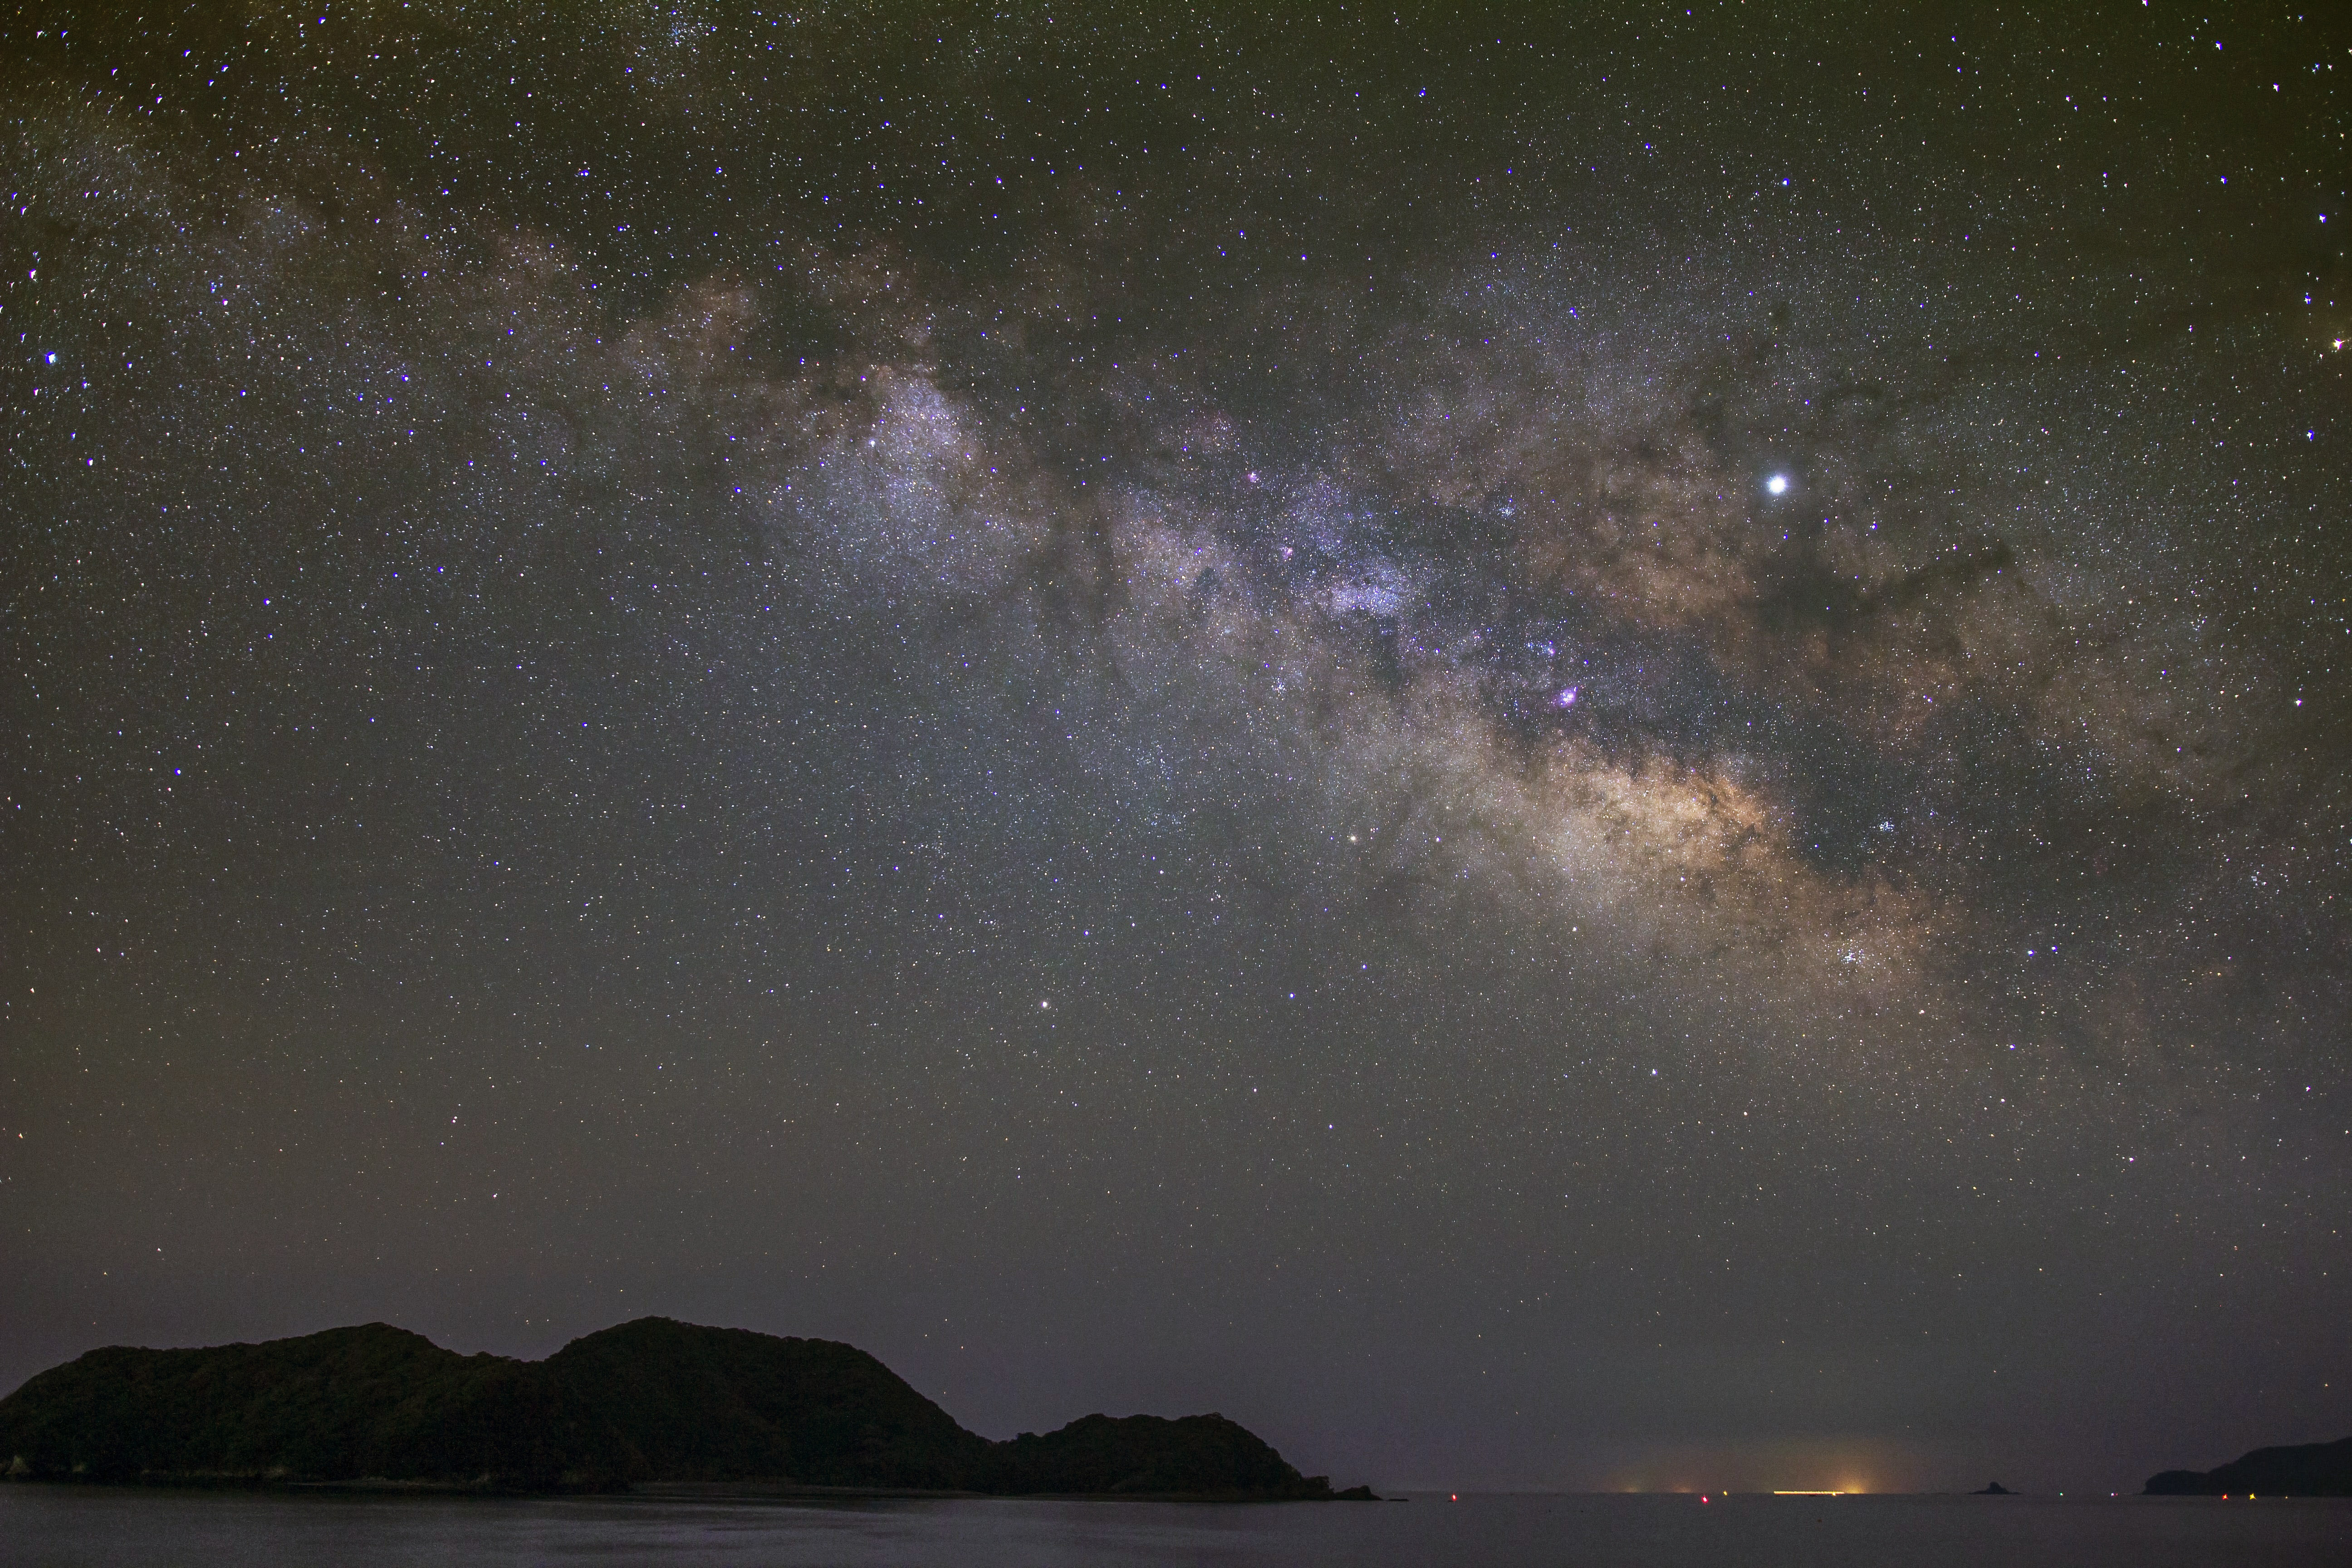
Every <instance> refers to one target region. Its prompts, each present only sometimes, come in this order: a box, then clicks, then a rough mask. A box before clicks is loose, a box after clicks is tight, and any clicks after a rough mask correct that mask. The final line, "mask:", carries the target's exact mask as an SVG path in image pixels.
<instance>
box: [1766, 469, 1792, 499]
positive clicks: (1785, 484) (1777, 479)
mask: <svg viewBox="0 0 2352 1568" xmlns="http://www.w3.org/2000/svg"><path fill="white" fill-rule="evenodd" d="M1764 488H1765V489H1767V490H1769V491H1770V492H1771V493H1772V494H1774V495H1776V496H1783V495H1787V494H1788V493H1789V476H1788V475H1786V474H1774V475H1773V476H1772V477H1771V478H1770V479H1766V480H1765V481H1764Z"/></svg>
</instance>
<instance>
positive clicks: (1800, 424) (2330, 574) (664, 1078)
mask: <svg viewBox="0 0 2352 1568" xmlns="http://www.w3.org/2000/svg"><path fill="white" fill-rule="evenodd" d="M1751 13H1753V14H1751ZM2240 21H2241V19H2240V18H2235V17H2233V18H2231V19H2229V25H2227V26H2221V25H2219V23H2218V21H2217V19H2214V18H2208V17H2205V16H2201V15H2200V14H2198V13H2195V12H2194V11H2192V10H2187V9H2183V8H2181V7H2179V6H2178V5H2164V4H2158V5H2130V6H2115V7H2111V8H2105V9H2101V10H2098V11H2097V12H2096V14H2095V15H2094V14H2092V13H2088V12H2086V13H2084V14H2083V15H2082V16H2071V15H2070V16H2065V17H2051V16H2028V15H2026V14H2024V13H2022V12H2011V11H2005V10H1995V11H1990V12H1983V13H1981V14H1979V15H1978V16H1976V17H1975V19H1973V20H1971V21H1970V22H1969V24H1968V25H1967V26H1966V28H1965V29H1964V30H1962V31H1959V32H1953V31H1951V30H1950V28H1948V27H1947V28H1945V29H1944V30H1942V31H1940V32H1939V31H1937V30H1935V29H1934V28H1933V27H1929V26H1920V27H1912V26H1909V25H1908V23H1907V22H1906V21H1905V20H1903V19H1901V18H1896V17H1885V18H1871V19H1867V20H1864V21H1861V22H1857V21H1856V20H1855V19H1854V18H1853V16H1851V15H1845V16H1839V15H1835V14H1827V13H1825V14H1823V15H1820V16H1811V15H1808V16H1798V15H1795V14H1773V15H1766V14H1762V12H1761V11H1760V10H1759V8H1758V7H1748V6H1741V5H1704V6H1698V7H1695V8H1691V9H1685V8H1682V7H1678V6H1676V7H1663V6H1662V7H1643V6H1608V7H1596V8H1590V9H1589V10H1585V11H1580V12H1579V13H1578V14H1577V15H1576V16H1574V17H1573V18H1572V19H1568V20H1560V19H1551V20H1538V21H1528V22H1513V23H1510V24H1509V25H1508V26H1505V25H1503V24H1501V23H1496V25H1494V26H1491V27H1488V28H1486V30H1485V31H1480V30H1478V28H1477V27H1476V26H1473V25H1472V24H1470V23H1468V22H1465V21H1464V20H1462V19H1461V18H1459V17H1439V16H1424V15H1422V14H1420V13H1412V12H1408V13H1396V14H1391V13H1385V12H1383V13H1379V14H1367V15H1365V16H1357V15H1356V14H1355V13H1354V12H1352V11H1349V12H1344V13H1336V14H1334V15H1332V16H1325V17H1322V18H1319V19H1316V20H1309V19H1307V18H1305V17H1303V16H1302V17H1290V16H1279V15H1277V16H1259V15H1251V14H1243V13H1236V12H1229V11H1209V12H1203V13H1201V14H1199V15H1191V16H1175V15H1173V14H1164V13H1161V12H1160V11H1158V10H1156V9H1155V8H1152V7H1129V8H1127V9H1125V10H1120V9H1118V8H1108V7H1105V8H1087V9H1081V8H1072V7H1061V8H1050V7H1049V8H1036V7H1025V8H1024V7H1015V8H1013V9H1011V10H1007V11H1003V12H1001V13H990V12H983V11H978V10H972V9H970V8H942V9H939V10H937V11H935V12H930V13H918V12H916V11H912V10H907V9H903V8H898V7H886V8H879V9H868V8H862V7H856V6H850V7H838V8H835V7H817V8H812V9H807V10H790V11H787V10H784V9H781V8H778V7H775V6H772V5H764V4H763V5H761V6H760V7H758V8H753V7H752V6H751V5H741V4H737V5H699V4H692V3H688V0H680V3H678V4H676V5H649V4H635V3H630V4H624V3H621V0H613V3H611V4H598V5H585V6H581V7H576V8H569V9H567V8H562V7H558V8H553V9H539V8H532V7H524V6H501V5H488V6H484V5H442V4H437V3H436V4H424V3H421V0H412V3H411V4H407V5H402V4H398V3H396V0H373V3H363V4H357V5H349V4H339V5H326V6H319V7H314V8H312V9H310V10H305V11H293V10H285V9H282V8H271V7H269V6H266V5H251V6H245V7H236V8H220V7H215V8H200V11H199V13H196V14H190V15H187V16H172V17H168V18H167V17H164V16H161V15H160V14H159V15H158V16H155V17H152V18H142V17H137V16H130V15H129V14H128V13H127V12H126V9H125V8H124V7H122V6H120V5H110V6H93V7H79V8H78V7H72V6H67V7H62V8H60V7H57V6H51V5H41V6H34V7H28V8H26V9H24V10H22V11H20V12H19V13H17V14H16V15H15V16H12V17H8V18H5V19H0V40H5V43H0V94H5V100H6V102H7V104H8V106H9V110H10V112H9V114H8V116H7V121H6V128H5V134H6V136H7V138H8V141H7V146H8V149H9V155H8V157H7V158H6V160H5V174H0V184H5V189H0V195H5V196H6V198H7V204H6V207H5V211H0V252H5V256H0V261H5V267H0V278H5V288H0V346H5V350H6V353H5V368H0V419H5V426H0V428H5V462H0V518H5V525H4V526H0V541H5V542H0V552H4V553H0V584H4V585H5V622H0V627H5V629H0V652H5V679H6V681H7V695H6V698H5V726H6V727H5V736H6V740H5V747H4V748H0V757H5V799H0V866H5V869H6V873H7V888H8V891H9V897H8V899H7V900H5V914H0V922H5V923H0V1279H5V1281H6V1283H5V1286H0V1323H5V1325H6V1328H5V1331H0V1383H5V1384H9V1385H11V1386H13V1384H14V1383H15V1382H16V1380H18V1379H20V1378H21V1377H23V1376H25V1375H28V1374H29V1373H32V1372H34V1371H36V1370H37V1369H39V1368H40V1367H42V1366H45V1365H47V1364H49V1363H52V1362H55V1361H57V1360H59V1359H62V1358H63V1357H65V1356H68V1355H70V1354H74V1353H77V1352H79V1351H80V1350H82V1349H85V1348H88V1347H89V1346H90V1345H93V1344H99V1343H108V1342H152V1343H193V1342H218V1341H223V1340H228V1339H257V1338H261V1337H265V1336H268V1335H271V1334H277V1333H290V1332H299V1331H308V1330H310V1329H314V1328H318V1327H321V1326H325V1325H326V1324H328V1323H331V1322H341V1321H368V1320H373V1319H383V1320H386V1321H397V1322H400V1323H403V1324H404V1325H407V1326H411V1327H414V1328H416V1329H419V1330H421V1331H425V1332H427V1333H431V1334H433V1335H435V1336H436V1338H438V1339H441V1340H442V1341H443V1342H446V1343H451V1344H453V1345H456V1346H457V1347H458V1348H462V1349H466V1350H469V1351H470V1350H473V1349H477V1348H485V1349H494V1350H499V1351H501V1352H528V1353H532V1354H539V1353H543V1352H545V1351H546V1350H548V1349H549V1348H551V1347H552V1346H554V1345H556V1344H558V1343H560V1342H562V1341H563V1340H564V1339H566V1338H568V1337H570V1336H572V1335H573V1334H575V1333H578V1332H581V1331H586V1330H589V1329H593V1328H595V1327H599V1326H602V1325H604V1323H607V1322H610V1321H618V1320H620V1319H623V1318H626V1317H633V1316H637V1315H641V1314H642V1313H645V1312H655V1311H658V1312H664V1313H668V1314H671V1315H674V1316H678V1317H682V1318H687V1319H689V1320H693V1321H710V1322H724V1323H730V1324H741V1325H743V1326H747V1327H752V1328H758V1329H761V1330H766V1331H774V1332H788V1333H802V1334H824V1335H827V1336H831V1337H837V1338H844V1339H848V1340H850V1341H852V1342H856V1343H857V1344H859V1345H861V1346H864V1347H866V1348H867V1349H870V1350H872V1351H874V1352H876V1353H877V1354H879V1355H880V1356H882V1357H883V1359H884V1360H885V1361H887V1362H888V1363H890V1364H892V1365H893V1366H894V1367H896V1368H898V1369H899V1370H900V1371H901V1372H903V1373H906V1375H908V1378H909V1379H910V1380H911V1381H912V1382H913V1383H914V1384H916V1386H918V1387H919V1388H921V1389H922V1390H923V1391H924V1392H925V1393H926V1394H929V1395H931V1396H932V1397H934V1398H936V1399H938V1400H939V1401H940V1403H941V1404H942V1405H944V1406H945V1407H946V1408H947V1409H948V1410H949V1411H950V1413H951V1414H953V1415H957V1416H958V1417H959V1418H960V1419H961V1420H963V1421H964V1422H966V1423H967V1424H968V1425H971V1426H974V1427H975V1428H977V1429H979V1430H981V1431H983V1432H986V1433H989V1434H991V1435H1002V1434H1008V1433H1011V1432H1013V1431H1015V1430H1019V1429H1023V1428H1034V1427H1040V1426H1049V1425H1055V1424H1058V1423H1059V1422H1060V1421H1061V1420H1063V1419H1066V1417H1067V1415H1068V1413H1069V1412H1071V1411H1073V1410H1076V1409H1082V1408H1085V1409H1090V1408H1095V1407H1097V1406H1101V1407H1104V1408H1107V1409H1110V1410H1112V1411H1113V1412H1114V1413H1124V1412H1126V1411H1129V1410H1134V1409H1150V1410H1155V1411H1160V1412H1163V1413H1171V1414H1172V1413H1177V1412H1179V1411H1190V1410H1194V1409H1199V1410H1209V1409H1217V1410H1222V1411H1223V1412H1224V1413H1225V1414H1227V1415H1232V1416H1234V1418H1236V1419H1238V1420H1242V1421H1244V1423H1245V1424H1247V1425H1248V1426H1251V1427H1252V1428H1253V1429H1255V1430H1257V1431H1259V1432H1261V1433H1264V1434H1265V1435H1266V1436H1267V1437H1268V1438H1269V1440H1271V1441H1273V1442H1274V1443H1276V1446H1277V1447H1280V1448H1281V1449H1282V1451H1283V1452H1284V1454H1285V1455H1286V1456H1287V1457H1289V1458H1294V1459H1296V1460H1297V1462H1298V1463H1299V1464H1300V1465H1301V1466H1302V1468H1306V1469H1309V1470H1314V1471H1318V1472H1321V1471H1328V1472H1330V1473H1332V1474H1335V1475H1336V1474H1342V1473H1344V1474H1346V1475H1349V1476H1357V1475H1363V1476H1367V1477H1370V1479H1373V1480H1374V1482H1375V1484H1381V1485H1397V1484H1428V1485H1449V1486H1452V1485H1459V1486H1496V1487H1532V1488H1615V1487H1670V1486H1677V1485H1691V1486H1701V1485H1704V1486H1718V1487H1719V1486H1734V1487H1756V1486H1768V1487H1769V1486H1781V1487H1817V1486H1867V1487H1873V1488H1937V1489H1940V1488H1946V1487H1950V1486H1953V1485H1956V1484H1958V1483H1960V1482H1962V1481H1967V1482H1969V1483H1970V1484H1973V1483H1974V1482H1975V1481H1977V1480H1979V1479H1981V1478H1982V1476H1983V1475H1984V1474H1988V1473H1992V1471H1993V1470H1998V1472H1999V1473H2000V1475H2001V1476H2002V1477H2003V1478H2004V1479H2009V1480H2011V1482H2012V1483H2015V1482H2019V1481H2022V1482H2023V1483H2024V1484H2026V1485H2028V1486H2029V1487H2031V1488H2033V1489H2045V1488H2046V1489H2057V1488H2058V1487H2062V1486H2081V1487H2084V1488H2090V1487H2105V1488H2108V1489H2115V1488H2117V1487H2120V1486H2123V1485H2125V1484H2126V1483H2128V1484H2130V1485H2133V1486H2136V1485H2137V1481H2138V1479H2139V1478H2140V1477H2142V1476H2144V1475H2145V1474H2147V1473H2148V1472H2150V1471H2152V1470H2154V1469H2157V1468H2164V1467H2166V1466H2170V1465H2176V1464H2197V1465H2204V1464H2209V1463H2212V1462H2217V1461H2218V1460H2219V1459H2221V1458H2227V1457H2228V1456H2229V1455H2231V1454H2234V1453H2237V1452H2239V1451H2241V1450H2242V1449H2244V1448H2247V1447H2253V1446H2256V1445H2257V1444H2260V1443H2272V1442H2301V1441H2311V1440H2317V1439H2325V1438H2333V1437H2335V1436H2341V1435H2342V1429H2343V1428H2344V1427H2345V1426H2346V1425H2347V1409H2352V1400H2347V1394H2346V1390H2347V1387H2352V1366H2347V1364H2346V1363H2345V1359H2344V1358H2345V1341H2344V1336H2343V1333H2342V1330H2341V1325H2342V1324H2343V1322H2345V1321H2347V1318H2352V1255H2348V1254H2347V1237H2346V1235H2345V1230H2346V1226H2345V1219H2344V1216H2345V1215H2346V1214H2347V1213H2352V1186H2348V1185H2347V1175H2348V1174H2352V1109H2347V1100H2346V1092H2347V1083H2346V1074H2345V1067H2346V1061H2347V1057H2346V1048H2347V1046H2346V1038H2345V1032H2344V1031H2345V1026H2344V1022H2343V1020H2344V1018H2345V1016H2346V1015H2347V1001H2348V1000H2352V998H2347V994H2346V986H2345V975H2346V973H2347V962H2352V925H2347V915H2346V910H2345V906H2344V899H2345V896H2346V894H2347V853H2352V798H2347V787H2346V784H2345V781H2344V775H2343V768H2342V759H2343V758H2344V757H2345V756H2346V755H2347V754H2352V706H2347V695H2346V682H2345V661H2346V660H2347V658H2352V595H2347V565H2352V556H2347V545H2346V536H2345V532H2344V531H2345V529H2346V528H2347V513H2352V458H2347V445H2346V443H2347V440H2352V428H2347V370H2352V356H2347V352H2346V350H2345V347H2344V343H2345V342H2346V341H2347V338H2352V294H2347V280H2352V274H2347V266H2346V260H2345V251H2344V245H2343V234H2342V232H2341V231H2342V230H2343V229H2344V228H2345V227H2346V226H2347V224H2352V217H2347V216H2346V215H2347V197H2346V189H2345V186H2346V178H2345V171H2346V170H2347V168H2352V156H2348V155H2347V114H2346V107H2345V97H2344V88H2343V86H2342V85H2340V83H2341V82H2342V81H2343V80H2344V79H2345V73H2346V72H2352V52H2347V48H2346V45H2345V40H2344V39H2343V38H2342V37H2338V36H2337V35H2336V31H2334V30H2331V29H2330V28H2328V27H2327V26H2324V25H2322V23H2321V22H2320V21H2319V20H2317V19H2315V16H2314V17H2305V16H2298V15H2296V14H2294V13H2291V12H2284V11H2283V12H2279V13H2276V14H2275V15H2273V14H2270V13H2264V14H2263V16H2261V17H2259V18H2252V19H2243V20H2242V26H2241V25H2240Z"/></svg>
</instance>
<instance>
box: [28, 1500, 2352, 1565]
mask: <svg viewBox="0 0 2352 1568" xmlns="http://www.w3.org/2000/svg"><path fill="white" fill-rule="evenodd" d="M131 1563H137V1564H141V1565H142V1568H145V1565H150V1564H162V1565H167V1568H168V1565H170V1564H176V1563H263V1564H268V1568H314V1565H315V1568H377V1565H386V1568H388V1565H391V1564H403V1565H407V1564H433V1565H438V1564H444V1563H487V1564H494V1565H502V1564H517V1565H520V1564H566V1563H579V1564H583V1565H591V1568H626V1565H628V1564H634V1563H658V1564H662V1565H664V1568H689V1565H702V1564H713V1565H718V1564H724V1565H727V1568H758V1565H766V1564H775V1565H778V1568H819V1565H824V1568H830V1565H833V1564H841V1565H844V1568H849V1565H856V1568H866V1565H868V1564H876V1565H878V1564H894V1565H904V1568H947V1565H949V1564H953V1565H955V1568H1030V1565H1033V1564H1035V1565H1046V1568H1112V1565H1124V1564H1129V1563H1216V1564H1230V1565H1233V1568H1255V1565H1256V1564H1265V1565H1267V1568H1274V1565H1277V1564H1278V1565H1280V1568H1298V1565H1311V1564H1322V1563H1329V1564H1340V1563H1362V1564H1367V1565H1369V1568H1391V1565H1394V1568H1404V1565H1407V1564H1411V1565H1415V1568H1418V1565H1420V1564H1432V1565H1436V1564H1444V1565H1446V1568H1457V1565H1472V1568H1522V1565H1527V1568H1536V1565H1542V1568H1567V1565H1570V1564H1610V1565H1614V1564H1626V1565H1628V1568H1633V1565H1636V1564H1638V1565H1640V1568H1683V1565H1685V1564H1688V1565H1690V1568H1700V1565H1702V1564H1703V1565H1706V1568H1739V1565H1744V1564H1759V1565H1767V1568H1780V1565H1782V1564H1786V1565H1788V1568H1841V1565H1844V1564H1855V1565H1871V1568H1876V1565H1880V1564H1906V1565H1907V1564H1919V1565H1921V1568H1961V1565H1968V1568H1974V1565H1977V1564H1984V1565H1986V1568H1996V1565H1997V1568H2038V1565H2041V1564H2050V1565H2052V1568H2060V1565H2063V1568H2107V1565H2109V1564H2112V1565H2114V1568H2181V1565H2187V1564H2229V1565H2230V1568H2245V1565H2249V1564H2270V1563H2277V1564H2282V1565H2285V1564H2292V1565H2294V1568H2312V1565H2314V1564H2352V1501H2347V1502H2267V1501H2265V1502H2254V1503H2244V1502H2234V1503H2225V1502H2221V1501H2219V1500H2210V1501H2209V1500H2202V1499H2194V1500H2191V1499H2178V1500H2176V1499H2162V1500H2158V1499H2147V1500H2142V1499H2129V1500H2116V1501H2105V1500H2101V1501H2097V1502H2091V1501H2081V1502H2076V1501H2062V1500H2055V1499H2052V1500H2042V1499H2035V1498H2013V1499H1991V1498H1895V1497H1888V1498H1841V1499H1835V1500H1810V1499H1772V1498H1733V1499H1731V1500H1728V1501H1727V1502H1717V1503H1710V1504H1706V1505H1705V1506H1702V1505H1701V1504H1700V1503H1699V1501H1698V1500H1697V1499H1696V1498H1680V1497H1520V1496H1478V1495H1475V1494H1474V1495H1471V1496H1467V1497H1465V1498H1464V1500H1462V1501H1461V1502H1459V1503H1449V1502H1446V1501H1444V1500H1442V1499H1438V1498H1430V1497H1416V1498H1415V1499H1414V1500H1413V1501H1412V1502H1411V1503H1409V1504H1405V1505H1402V1506H1400V1505H1395V1504H1361V1505H1352V1506H1351V1505H1346V1504H1327V1505H1320V1506H1318V1505H1315V1504H1282V1505H1271V1506H1258V1507H1243V1508H1231V1507H1225V1508H1221V1507H1213V1506H1199V1505H1192V1506H1188V1505H1184V1504H1172V1503H1072V1502H1022V1501H1013V1500H988V1501H959V1502H903V1501H889V1502H861V1503H857V1504H854V1505H823V1506H814V1507H812V1506H806V1505H800V1504H782V1503H777V1502H772V1501H765V1500H740V1501H736V1500H692V1501H681V1500H675V1499H662V1500H654V1499H640V1498H625V1499H562V1500H482V1499H441V1498H429V1499H428V1498H374V1497H348V1496H332V1495H328V1496H293V1497H287V1496H255V1495H241V1494H236V1493H212V1492H205V1493H181V1492H126V1491H109V1490H98V1489H80V1488H58V1487H39V1486H25V1485H0V1568H34V1565H38V1568H113V1565H114V1564H131Z"/></svg>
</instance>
